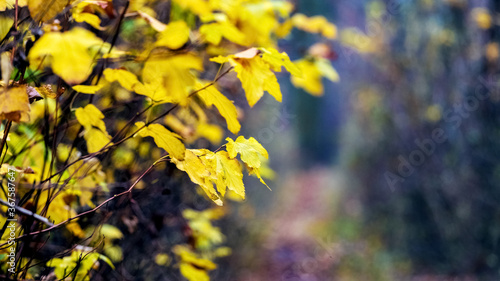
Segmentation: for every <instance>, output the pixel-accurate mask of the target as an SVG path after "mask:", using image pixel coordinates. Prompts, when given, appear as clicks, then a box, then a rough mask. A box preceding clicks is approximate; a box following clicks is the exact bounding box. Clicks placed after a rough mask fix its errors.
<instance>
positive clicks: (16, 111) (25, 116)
mask: <svg viewBox="0 0 500 281" xmlns="http://www.w3.org/2000/svg"><path fill="white" fill-rule="evenodd" d="M29 111H30V105H29V100H28V94H27V92H26V86H19V87H12V88H8V89H5V88H3V90H2V92H0V120H2V119H8V120H10V121H14V122H27V121H29Z"/></svg>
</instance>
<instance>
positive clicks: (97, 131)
mask: <svg viewBox="0 0 500 281" xmlns="http://www.w3.org/2000/svg"><path fill="white" fill-rule="evenodd" d="M75 115H76V119H77V120H78V122H79V123H80V124H81V125H82V126H83V128H85V132H84V138H85V141H86V142H87V149H88V151H89V152H90V153H93V152H97V151H99V150H101V149H102V148H103V147H104V146H106V145H107V144H108V143H109V142H110V141H111V136H109V135H108V133H107V132H106V124H105V123H104V121H103V120H102V119H104V114H102V112H101V111H100V110H99V109H98V108H97V107H95V105H93V104H88V105H87V106H85V107H83V108H82V107H80V108H77V109H76V111H75Z"/></svg>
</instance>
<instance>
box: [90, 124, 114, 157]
mask: <svg viewBox="0 0 500 281" xmlns="http://www.w3.org/2000/svg"><path fill="white" fill-rule="evenodd" d="M83 138H84V139H85V141H86V142H87V150H88V152H90V153H94V152H97V151H99V150H101V149H102V148H103V147H104V146H106V145H107V144H108V143H109V142H110V141H111V137H110V136H109V135H108V133H107V132H105V131H101V130H99V129H96V128H90V129H86V130H85V133H84V135H83Z"/></svg>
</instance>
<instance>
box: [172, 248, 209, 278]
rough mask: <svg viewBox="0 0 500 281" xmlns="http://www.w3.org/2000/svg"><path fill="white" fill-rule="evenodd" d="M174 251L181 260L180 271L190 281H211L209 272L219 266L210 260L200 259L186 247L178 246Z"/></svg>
mask: <svg viewBox="0 0 500 281" xmlns="http://www.w3.org/2000/svg"><path fill="white" fill-rule="evenodd" d="M172 251H173V252H174V253H175V254H176V255H177V256H178V257H179V258H180V264H179V270H180V272H181V274H182V276H184V277H185V278H186V279H187V280H189V281H210V277H209V276H208V273H207V271H209V270H214V269H216V268H217V266H216V265H215V264H214V263H213V262H212V261H210V260H207V259H203V258H199V257H198V256H197V255H196V254H195V253H193V252H192V251H191V250H190V249H189V248H187V247H186V246H184V245H176V246H174V248H173V249H172Z"/></svg>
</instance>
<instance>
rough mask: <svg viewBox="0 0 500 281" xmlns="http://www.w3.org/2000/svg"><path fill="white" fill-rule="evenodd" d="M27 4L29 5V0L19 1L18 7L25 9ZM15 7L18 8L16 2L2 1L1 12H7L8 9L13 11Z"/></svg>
mask: <svg viewBox="0 0 500 281" xmlns="http://www.w3.org/2000/svg"><path fill="white" fill-rule="evenodd" d="M27 4H28V3H27V0H19V1H18V2H17V5H18V6H19V7H24V6H26V5H27ZM15 6H16V0H2V1H0V11H5V10H7V9H13V8H14V7H15ZM2 38H3V37H2Z"/></svg>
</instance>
